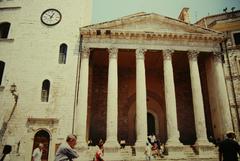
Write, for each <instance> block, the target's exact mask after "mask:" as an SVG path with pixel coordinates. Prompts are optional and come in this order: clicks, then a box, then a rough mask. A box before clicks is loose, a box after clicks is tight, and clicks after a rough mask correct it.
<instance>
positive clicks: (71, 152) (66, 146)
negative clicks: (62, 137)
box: [54, 134, 79, 161]
mask: <svg viewBox="0 0 240 161" xmlns="http://www.w3.org/2000/svg"><path fill="white" fill-rule="evenodd" d="M76 144H77V136H76V135H73V134H70V135H68V136H67V139H66V143H63V144H61V145H60V146H59V148H58V150H57V152H56V157H55V160H54V161H73V159H75V158H78V157H79V155H78V153H77V151H76V150H75V149H74V148H75V145H76Z"/></svg>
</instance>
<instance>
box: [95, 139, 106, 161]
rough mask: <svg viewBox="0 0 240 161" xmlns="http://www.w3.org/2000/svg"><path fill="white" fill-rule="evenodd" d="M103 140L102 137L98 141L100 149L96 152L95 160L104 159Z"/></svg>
mask: <svg viewBox="0 0 240 161" xmlns="http://www.w3.org/2000/svg"><path fill="white" fill-rule="evenodd" d="M103 144H104V143H103V141H102V139H100V141H99V143H98V150H97V151H96V154H95V159H94V161H104V159H103V156H104V147H103Z"/></svg>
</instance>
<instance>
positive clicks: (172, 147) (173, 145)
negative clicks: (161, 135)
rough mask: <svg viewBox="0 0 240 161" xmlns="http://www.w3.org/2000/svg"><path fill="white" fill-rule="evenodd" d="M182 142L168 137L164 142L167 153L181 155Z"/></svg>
mask: <svg viewBox="0 0 240 161" xmlns="http://www.w3.org/2000/svg"><path fill="white" fill-rule="evenodd" d="M183 147H184V146H183V144H182V143H180V141H179V140H178V139H168V140H167V143H166V153H167V155H174V156H176V157H180V158H181V157H183V153H182V150H183Z"/></svg>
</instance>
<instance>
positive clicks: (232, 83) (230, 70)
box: [224, 39, 240, 131]
mask: <svg viewBox="0 0 240 161" xmlns="http://www.w3.org/2000/svg"><path fill="white" fill-rule="evenodd" d="M224 46H225V53H226V56H227V65H228V70H229V76H230V82H231V88H232V91H233V92H232V94H233V101H234V104H235V106H236V107H235V111H236V114H237V123H238V125H237V127H238V131H239V129H240V123H239V120H240V118H239V112H238V103H237V97H236V91H235V87H234V81H233V75H232V68H231V64H230V59H229V53H228V48H227V39H225V41H224ZM230 108H231V105H230ZM231 115H232V114H231ZM233 128H234V126H233Z"/></svg>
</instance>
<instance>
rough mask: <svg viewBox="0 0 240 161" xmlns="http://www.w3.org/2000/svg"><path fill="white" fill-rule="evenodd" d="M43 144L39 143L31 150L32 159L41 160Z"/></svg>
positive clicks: (34, 160)
mask: <svg viewBox="0 0 240 161" xmlns="http://www.w3.org/2000/svg"><path fill="white" fill-rule="evenodd" d="M42 151H43V144H42V143H40V144H39V145H38V147H37V148H36V149H34V151H33V155H32V161H41V160H42V159H41V158H42Z"/></svg>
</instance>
